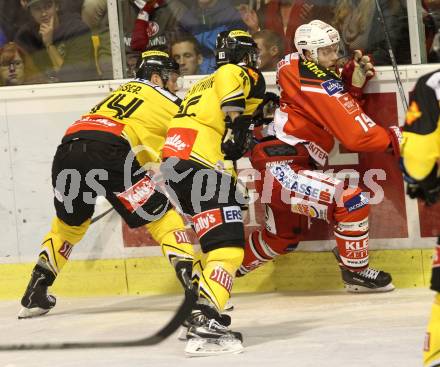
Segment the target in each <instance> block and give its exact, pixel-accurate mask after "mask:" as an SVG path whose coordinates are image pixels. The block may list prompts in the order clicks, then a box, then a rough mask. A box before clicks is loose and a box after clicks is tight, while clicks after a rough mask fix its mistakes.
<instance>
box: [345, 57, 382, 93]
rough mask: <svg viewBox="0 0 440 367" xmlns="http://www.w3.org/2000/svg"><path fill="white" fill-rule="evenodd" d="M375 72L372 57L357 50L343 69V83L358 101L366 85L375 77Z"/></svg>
mask: <svg viewBox="0 0 440 367" xmlns="http://www.w3.org/2000/svg"><path fill="white" fill-rule="evenodd" d="M374 74H375V70H374V66H373V63H372V61H371V58H370V56H368V55H362V51H360V50H355V51H354V52H353V58H352V59H351V60H350V61H348V62H346V63H345V65H344V67H343V68H342V73H341V77H342V81H343V82H344V85H345V87H346V88H347V90H348V92H349V93H350V94H351V95H352V96H353V97H354V98H356V99H361V98H362V95H363V92H362V90H363V89H364V87H365V85H366V84H367V82H368V81H369V80H370V79H371V78H372V77H373V76H374Z"/></svg>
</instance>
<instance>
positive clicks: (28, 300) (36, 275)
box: [18, 266, 56, 319]
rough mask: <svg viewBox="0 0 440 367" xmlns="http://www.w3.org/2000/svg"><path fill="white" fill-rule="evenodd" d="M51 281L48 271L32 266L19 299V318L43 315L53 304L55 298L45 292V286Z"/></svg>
mask: <svg viewBox="0 0 440 367" xmlns="http://www.w3.org/2000/svg"><path fill="white" fill-rule="evenodd" d="M52 277H53V276H52ZM52 282H53V279H51V275H50V274H48V271H44V270H42V268H41V267H38V266H36V267H35V268H34V270H33V271H32V276H31V280H30V282H29V284H28V286H27V288H26V292H25V294H24V296H23V298H22V299H21V305H22V306H23V307H22V308H21V310H20V312H19V313H18V318H19V319H27V318H31V317H36V316H41V315H44V314H46V313H48V312H49V311H50V309H51V308H53V307H54V306H55V304H56V298H55V297H54V296H52V295H50V294H48V293H47V288H48V286H49V285H50V284H51V283H52Z"/></svg>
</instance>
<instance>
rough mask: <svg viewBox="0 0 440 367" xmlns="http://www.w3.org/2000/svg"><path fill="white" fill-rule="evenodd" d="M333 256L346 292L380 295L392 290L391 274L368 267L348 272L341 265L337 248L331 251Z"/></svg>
mask: <svg viewBox="0 0 440 367" xmlns="http://www.w3.org/2000/svg"><path fill="white" fill-rule="evenodd" d="M333 254H334V255H335V257H336V259H337V260H338V264H339V268H340V269H341V274H342V281H343V282H344V286H345V289H346V290H347V292H351V293H380V292H390V291H392V290H394V285H393V283H392V278H391V274H389V273H386V272H384V271H382V270H376V269H373V268H370V267H368V268H366V269H365V270H362V271H360V272H355V271H350V270H348V269H346V268H345V267H344V266H343V265H342V261H341V258H340V257H339V252H338V248H337V247H335V248H334V249H333Z"/></svg>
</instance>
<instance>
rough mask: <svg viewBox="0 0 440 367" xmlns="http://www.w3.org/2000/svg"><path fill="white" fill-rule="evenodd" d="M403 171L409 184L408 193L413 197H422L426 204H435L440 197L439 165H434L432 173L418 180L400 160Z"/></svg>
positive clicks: (404, 177)
mask: <svg viewBox="0 0 440 367" xmlns="http://www.w3.org/2000/svg"><path fill="white" fill-rule="evenodd" d="M400 168H401V170H402V172H403V179H404V180H405V182H406V183H407V184H408V186H407V189H406V193H407V195H408V196H409V197H410V198H411V199H421V200H423V201H424V202H425V204H426V205H428V206H430V205H432V204H435V203H436V202H437V201H438V200H439V198H440V177H438V166H437V164H435V165H434V168H433V169H432V171H431V173H430V174H429V175H428V176H426V177H425V178H424V179H423V180H421V181H417V180H415V179H413V178H412V177H411V176H410V175H409V174H408V172H406V170H405V167H404V166H403V162H402V161H401V162H400Z"/></svg>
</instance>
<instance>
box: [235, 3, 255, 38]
mask: <svg viewBox="0 0 440 367" xmlns="http://www.w3.org/2000/svg"><path fill="white" fill-rule="evenodd" d="M238 11H239V12H240V16H241V19H242V20H243V22H244V24H246V26H247V27H248V29H249V31H250V32H251V33H255V32H258V30H259V29H260V26H259V24H258V16H257V12H256V11H255V10H254V9H252V8H250V7H249V5H247V4H241V5H240V6H239V7H238Z"/></svg>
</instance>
